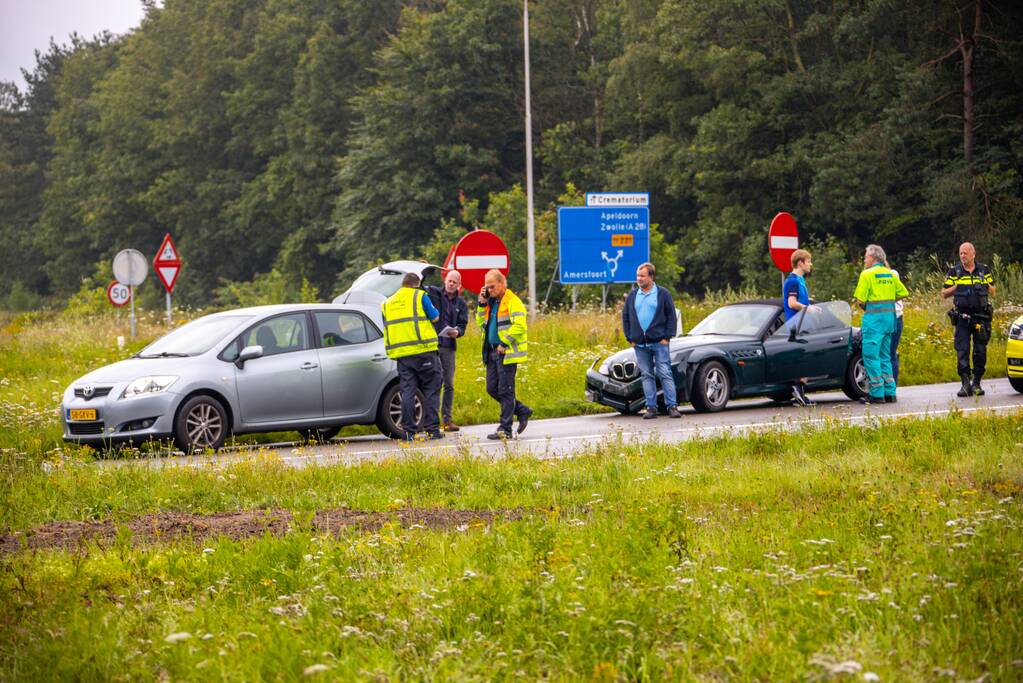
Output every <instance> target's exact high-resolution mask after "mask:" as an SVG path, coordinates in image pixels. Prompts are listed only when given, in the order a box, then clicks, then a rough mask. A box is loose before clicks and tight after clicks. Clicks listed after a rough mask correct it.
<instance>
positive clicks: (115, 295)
mask: <svg viewBox="0 0 1023 683" xmlns="http://www.w3.org/2000/svg"><path fill="white" fill-rule="evenodd" d="M107 298H108V299H110V303H112V304H113V305H115V306H117V307H118V308H120V307H121V306H124V305H125V304H126V303H128V302H129V301H131V289H129V288H128V285H122V284H121V283H120V282H118V281H117V280H114V281H113V282H111V283H110V284H109V285H107Z"/></svg>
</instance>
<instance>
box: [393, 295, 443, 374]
mask: <svg viewBox="0 0 1023 683" xmlns="http://www.w3.org/2000/svg"><path fill="white" fill-rule="evenodd" d="M424 296H426V294H425V293H424V292H423V291H422V290H419V289H413V288H411V287H402V288H401V289H399V290H398V291H397V292H395V293H394V295H393V296H392V297H391V298H390V299H388V300H387V301H385V302H384V303H383V305H382V306H381V309H382V310H383V313H384V348H385V349H386V351H387V357H388V358H404V357H405V356H415V355H417V354H420V353H429V352H430V351H436V350H437V331H436V330H434V329H433V323H431V322H430V319H429V318H428V317H427V316H426V309H425V308H423V297H424Z"/></svg>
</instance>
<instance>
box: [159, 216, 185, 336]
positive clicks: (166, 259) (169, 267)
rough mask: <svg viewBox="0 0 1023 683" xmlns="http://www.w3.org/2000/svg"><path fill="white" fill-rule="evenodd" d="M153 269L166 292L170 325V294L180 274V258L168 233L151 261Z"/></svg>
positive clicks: (168, 322)
mask: <svg viewBox="0 0 1023 683" xmlns="http://www.w3.org/2000/svg"><path fill="white" fill-rule="evenodd" d="M153 268H155V269H156V276H157V277H159V278H160V282H162V283H163V286H164V289H166V290H167V324H168V325H170V324H171V292H173V291H174V284H175V283H176V282H177V281H178V274H179V273H180V272H181V257H180V256H179V255H178V250H177V248H176V247H175V246H174V240H172V239H171V236H170V233H169V232H168V233H167V234H166V235H164V237H163V242H162V243H161V244H160V248H159V249H158V250H157V251H156V258H154V259H153Z"/></svg>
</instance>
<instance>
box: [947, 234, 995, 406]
mask: <svg viewBox="0 0 1023 683" xmlns="http://www.w3.org/2000/svg"><path fill="white" fill-rule="evenodd" d="M994 294H995V284H994V278H993V277H992V275H991V269H990V268H988V267H987V266H986V265H984V264H983V263H977V250H976V249H975V248H974V247H973V245H972V244H970V243H969V242H963V243H962V244H961V245H960V246H959V263H958V264H957V265H956V266H955V267H953V268H950V269H949V271H948V274H947V275H946V276H945V282H944V284H943V289H942V290H941V298H943V299H948V298H949V297H953V299H952V303H953V308H952V310H950V311H949V312H948V315H949V318H951V320H952V324H953V325H954V326H955V337H954V339H955V350H956V361H957V362H956V366H957V367H956V369H957V370H958V371H959V379H960V380H962V383H963V386H962V388H960V389H959V391H958V392H956V396H959V397H965V396H983V395H984V390H983V389H982V388H981V386H980V378H981V377H983V376H984V369H985V366H986V365H987V343H988V341H990V339H991V317H992V315H993V313H994V309H993V307H992V306H991V303H990V297H992V296H994ZM971 340H972V341H973V370H972V373H971V371H970V341H971Z"/></svg>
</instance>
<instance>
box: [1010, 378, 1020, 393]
mask: <svg viewBox="0 0 1023 683" xmlns="http://www.w3.org/2000/svg"><path fill="white" fill-rule="evenodd" d="M1009 384H1011V385H1012V388H1013V389H1015V390H1016V391H1018V392H1019V393H1021V394H1023V377H1010V378H1009Z"/></svg>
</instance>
